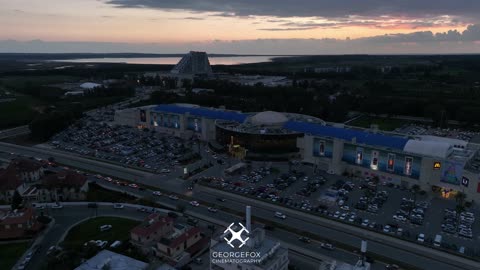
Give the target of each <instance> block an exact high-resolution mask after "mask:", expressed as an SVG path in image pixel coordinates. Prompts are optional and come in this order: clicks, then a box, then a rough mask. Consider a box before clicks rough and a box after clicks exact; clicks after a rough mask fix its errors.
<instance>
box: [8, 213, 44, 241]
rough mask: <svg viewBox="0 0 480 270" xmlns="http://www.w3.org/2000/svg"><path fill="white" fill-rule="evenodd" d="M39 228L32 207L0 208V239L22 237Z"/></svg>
mask: <svg viewBox="0 0 480 270" xmlns="http://www.w3.org/2000/svg"><path fill="white" fill-rule="evenodd" d="M40 228H41V225H40V224H39V223H38V222H36V216H35V214H34V211H33V210H32V208H24V209H17V210H14V211H10V210H0V240H6V239H18V238H24V237H26V236H28V235H29V233H30V232H32V231H36V230H38V229H40Z"/></svg>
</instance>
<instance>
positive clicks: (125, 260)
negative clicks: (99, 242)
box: [75, 249, 148, 270]
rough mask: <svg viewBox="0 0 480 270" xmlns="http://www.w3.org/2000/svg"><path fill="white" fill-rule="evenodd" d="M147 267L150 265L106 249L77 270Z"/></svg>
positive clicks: (138, 269)
mask: <svg viewBox="0 0 480 270" xmlns="http://www.w3.org/2000/svg"><path fill="white" fill-rule="evenodd" d="M147 267H148V263H145V262H142V261H139V260H135V259H133V258H130V257H127V256H125V255H122V254H118V253H115V252H112V251H110V250H106V249H104V250H102V251H100V252H99V253H97V255H95V256H93V257H92V258H90V259H88V260H87V261H85V262H84V263H82V264H81V265H80V266H78V267H77V268H75V270H100V269H109V270H127V269H128V270H144V269H147Z"/></svg>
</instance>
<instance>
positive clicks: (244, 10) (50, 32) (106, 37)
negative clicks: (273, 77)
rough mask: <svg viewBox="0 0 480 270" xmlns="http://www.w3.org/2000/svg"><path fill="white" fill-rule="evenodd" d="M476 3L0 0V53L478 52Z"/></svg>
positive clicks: (400, 0)
mask: <svg viewBox="0 0 480 270" xmlns="http://www.w3.org/2000/svg"><path fill="white" fill-rule="evenodd" d="M478 14H480V1H478V0H456V1H451V0H435V1H434V0H422V1H418V0H390V1H381V0H362V1H359V0H336V1H323V0H316V1H315V0H311V1H307V0H284V1H282V0H256V1H253V0H237V1H227V0H165V1H163V0H48V1H41V0H14V1H12V0H8V1H7V0H0V25H1V31H0V52H151V53H178V52H183V51H185V50H197V49H200V50H207V51H209V52H211V53H272V54H276V53H280V54H313V53H318V54H323V53H375V52H378V53H426V52H431V53H436V52H451V53H463V52H469V53H480V24H479V23H480V16H478Z"/></svg>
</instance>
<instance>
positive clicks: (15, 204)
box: [12, 190, 23, 210]
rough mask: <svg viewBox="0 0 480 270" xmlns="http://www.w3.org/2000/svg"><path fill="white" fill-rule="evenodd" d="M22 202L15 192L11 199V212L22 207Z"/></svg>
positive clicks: (18, 194)
mask: <svg viewBox="0 0 480 270" xmlns="http://www.w3.org/2000/svg"><path fill="white" fill-rule="evenodd" d="M22 202H23V198H22V196H21V195H20V193H18V191H17V190H15V192H14V193H13V198H12V210H15V209H18V208H19V207H20V206H21V205H22Z"/></svg>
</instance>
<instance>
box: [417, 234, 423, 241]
mask: <svg viewBox="0 0 480 270" xmlns="http://www.w3.org/2000/svg"><path fill="white" fill-rule="evenodd" d="M417 241H418V242H420V243H423V242H425V234H423V233H421V234H419V235H418V237H417Z"/></svg>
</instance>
